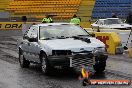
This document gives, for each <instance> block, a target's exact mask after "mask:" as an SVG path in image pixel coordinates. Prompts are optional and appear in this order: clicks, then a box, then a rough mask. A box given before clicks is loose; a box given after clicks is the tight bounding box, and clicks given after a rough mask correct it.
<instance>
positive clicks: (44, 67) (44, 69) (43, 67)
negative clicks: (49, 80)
mask: <svg viewBox="0 0 132 88" xmlns="http://www.w3.org/2000/svg"><path fill="white" fill-rule="evenodd" d="M42 60H43V61H42V71H43V72H44V73H45V72H46V68H47V66H46V62H45V58H44V57H43V59H42Z"/></svg>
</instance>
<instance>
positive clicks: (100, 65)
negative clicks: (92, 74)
mask: <svg viewBox="0 0 132 88" xmlns="http://www.w3.org/2000/svg"><path fill="white" fill-rule="evenodd" d="M93 67H94V70H95V71H96V72H97V73H102V72H103V71H104V70H105V67H106V62H99V63H96V64H95V65H94V66H93Z"/></svg>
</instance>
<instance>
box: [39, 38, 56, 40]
mask: <svg viewBox="0 0 132 88" xmlns="http://www.w3.org/2000/svg"><path fill="white" fill-rule="evenodd" d="M53 38H54V37H51V38H50V37H49V38H44V39H41V40H52V39H53Z"/></svg>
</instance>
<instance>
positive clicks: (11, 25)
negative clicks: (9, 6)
mask: <svg viewBox="0 0 132 88" xmlns="http://www.w3.org/2000/svg"><path fill="white" fill-rule="evenodd" d="M22 23H23V22H0V29H2V30H3V29H12V30H14V29H21V28H22ZM32 23H34V22H27V24H32ZM35 23H38V22H35Z"/></svg>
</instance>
